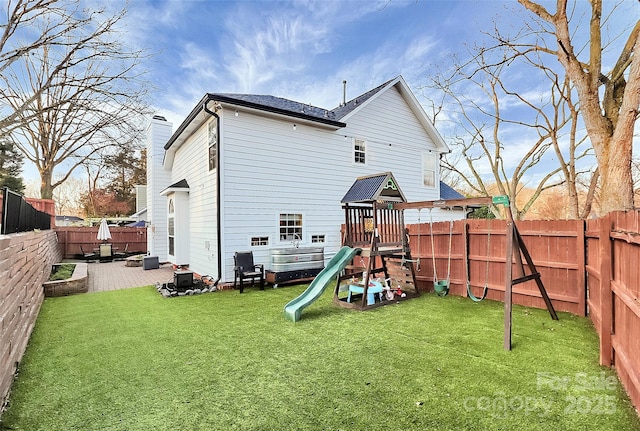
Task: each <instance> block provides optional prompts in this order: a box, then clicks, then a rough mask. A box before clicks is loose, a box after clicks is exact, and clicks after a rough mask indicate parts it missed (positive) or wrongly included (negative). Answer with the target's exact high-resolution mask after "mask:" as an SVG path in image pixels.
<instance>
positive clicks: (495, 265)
mask: <svg viewBox="0 0 640 431" xmlns="http://www.w3.org/2000/svg"><path fill="white" fill-rule="evenodd" d="M517 224H518V229H519V231H520V235H521V236H522V238H523V240H524V242H525V244H526V246H527V249H528V250H529V253H530V254H531V257H532V258H533V261H534V263H535V265H536V268H537V270H538V271H539V272H540V278H541V280H542V282H543V283H544V286H545V288H546V290H547V293H548V295H549V297H550V298H551V300H552V303H553V306H554V308H555V309H556V310H558V311H567V312H570V313H574V314H577V315H580V316H586V311H587V310H586V287H585V275H584V274H585V255H584V249H585V247H584V222H583V221H579V220H578V221H576V220H570V221H520V222H518V223H517ZM407 228H408V229H409V239H410V246H411V255H412V257H413V259H419V264H417V265H416V266H417V268H416V269H417V280H418V284H419V287H420V288H421V289H425V290H429V289H431V287H432V283H433V279H434V270H433V257H434V256H435V264H436V271H435V272H436V275H437V278H438V279H440V280H445V279H447V278H449V280H450V293H451V294H453V295H459V296H468V295H467V283H469V285H470V289H471V292H472V293H473V295H474V296H476V297H481V296H482V292H483V289H484V286H485V284H486V285H487V298H488V299H494V300H496V301H503V300H504V291H505V256H506V232H507V231H506V229H507V227H506V221H505V220H476V219H469V220H458V221H455V222H437V223H433V225H432V226H430V225H429V223H422V224H412V225H408V226H407ZM465 238H466V239H465ZM432 250H435V253H433V252H432ZM465 256H466V258H467V259H468V264H469V271H468V274H467V272H466V271H465V268H466V266H465V261H464V259H465ZM447 276H448V277H447ZM514 276H516V277H517V276H518V274H517V272H516V270H515V266H514ZM513 303H514V304H520V305H524V306H528V307H536V308H545V303H544V300H543V299H542V297H541V295H540V291H539V290H538V287H537V286H536V283H535V281H534V280H531V281H527V282H525V283H522V284H518V285H515V286H513Z"/></svg>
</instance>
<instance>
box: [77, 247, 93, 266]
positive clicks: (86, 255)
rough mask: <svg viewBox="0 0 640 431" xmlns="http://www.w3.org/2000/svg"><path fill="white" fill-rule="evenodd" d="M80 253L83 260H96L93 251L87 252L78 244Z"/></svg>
mask: <svg viewBox="0 0 640 431" xmlns="http://www.w3.org/2000/svg"><path fill="white" fill-rule="evenodd" d="M80 254H82V258H83V259H84V260H86V261H87V262H89V261H91V260H94V261H95V260H96V254H95V253H87V252H85V251H84V250H83V249H82V246H80Z"/></svg>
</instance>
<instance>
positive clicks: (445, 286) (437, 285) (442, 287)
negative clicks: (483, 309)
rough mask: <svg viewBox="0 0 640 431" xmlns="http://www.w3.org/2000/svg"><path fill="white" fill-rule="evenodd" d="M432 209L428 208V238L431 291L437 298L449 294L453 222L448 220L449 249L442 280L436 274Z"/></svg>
mask: <svg viewBox="0 0 640 431" xmlns="http://www.w3.org/2000/svg"><path fill="white" fill-rule="evenodd" d="M431 212H432V209H431V208H429V222H430V223H429V236H430V237H431V260H432V262H433V290H434V291H435V292H436V295H438V296H447V294H448V293H449V283H450V281H451V239H452V236H453V235H452V234H453V220H449V249H448V253H447V278H446V279H444V280H439V279H438V273H437V270H436V246H435V241H434V239H433V216H432V214H431Z"/></svg>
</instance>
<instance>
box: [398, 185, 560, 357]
mask: <svg viewBox="0 0 640 431" xmlns="http://www.w3.org/2000/svg"><path fill="white" fill-rule="evenodd" d="M489 205H504V209H505V213H506V216H507V231H506V235H507V236H506V238H507V250H506V256H505V262H506V264H505V294H504V349H505V350H511V345H512V343H511V334H512V328H513V324H512V323H513V321H512V302H513V286H514V285H516V284H520V283H524V282H526V281H530V280H534V281H535V282H536V285H537V287H538V290H539V291H540V295H541V296H542V299H543V300H544V303H545V305H546V307H547V310H548V311H549V314H550V316H551V319H553V320H558V315H557V314H556V311H555V309H554V307H553V304H552V303H551V299H550V298H549V295H548V294H547V290H546V289H545V287H544V284H543V283H542V280H541V279H540V273H539V272H538V270H537V268H536V266H535V264H534V263H533V260H532V259H531V255H530V254H529V251H528V250H527V247H526V245H525V243H524V241H523V239H522V236H521V235H520V232H519V231H518V228H517V226H516V223H515V220H514V219H513V214H512V212H511V206H510V204H509V198H508V197H507V196H494V197H480V198H468V199H445V200H438V201H421V202H399V203H394V204H393V208H395V209H401V210H406V209H420V208H453V207H460V208H473V207H481V206H489ZM523 257H524V260H525V261H526V264H527V266H528V268H529V272H530V273H529V274H528V275H526V274H525V269H524V263H523V261H522V259H523ZM465 258H466V257H465ZM514 259H515V267H516V271H517V277H515V278H514V274H513V267H514V265H512V264H511V265H509V264H508V263H510V262H513V260H514Z"/></svg>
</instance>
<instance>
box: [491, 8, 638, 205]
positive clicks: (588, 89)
mask: <svg viewBox="0 0 640 431" xmlns="http://www.w3.org/2000/svg"><path fill="white" fill-rule="evenodd" d="M518 1H519V3H520V4H522V5H523V6H524V7H525V8H526V9H527V10H528V11H530V12H532V13H533V14H534V15H535V17H536V18H537V20H532V21H530V22H529V24H528V27H527V29H528V30H529V31H528V32H527V34H525V35H523V36H524V37H519V38H515V39H510V38H508V37H504V36H502V35H500V34H499V33H497V35H496V36H497V39H498V40H499V41H500V46H501V47H508V48H509V49H512V50H513V52H514V55H515V56H519V55H524V54H528V53H532V52H536V53H546V54H550V55H552V56H553V57H555V59H557V61H558V62H559V63H560V65H561V66H562V68H563V69H564V70H565V71H566V74H567V76H568V78H569V79H570V80H571V82H572V83H573V85H574V86H575V89H576V92H577V95H578V100H579V102H580V115H581V117H582V119H583V121H584V124H585V127H586V130H587V133H588V135H589V139H590V141H591V145H592V146H593V148H594V150H595V156H596V158H597V161H598V168H599V175H600V189H601V193H600V202H599V207H600V213H607V212H609V211H614V210H626V209H630V208H633V179H632V175H631V159H632V140H633V130H634V125H635V122H636V120H637V118H638V108H639V106H640V58H638V52H639V51H640V37H639V35H640V20H637V21H636V22H635V25H633V27H632V28H630V30H629V33H628V36H627V38H626V43H624V45H622V48H621V50H620V52H619V55H618V57H617V60H616V61H615V62H613V67H612V68H611V69H610V70H609V71H608V72H605V71H604V70H603V68H604V64H605V62H603V54H604V52H605V50H606V49H607V48H610V47H611V46H610V45H609V44H607V43H606V42H605V40H604V38H603V27H604V26H605V24H606V23H607V19H608V17H609V16H611V15H610V14H607V15H606V16H604V17H603V3H602V0H591V1H590V2H589V3H586V2H577V3H575V2H570V1H569V0H557V1H556V10H555V12H550V11H549V10H547V8H545V7H544V6H543V5H541V4H539V3H536V2H534V1H531V0H518ZM587 4H588V5H590V10H589V11H588V12H587V15H588V17H589V25H588V26H586V25H585V26H580V25H577V24H576V23H575V22H577V21H579V20H580V19H581V18H582V16H580V14H579V12H578V11H579V10H580V7H582V6H585V5H587ZM616 7H617V6H614V7H613V10H612V11H610V12H611V13H613V12H615V8H616ZM574 21H575V22H574ZM583 30H584V31H583ZM532 37H535V38H536V39H535V41H534V42H533V43H531V38H532ZM585 40H586V41H587V42H586V44H585V45H584V46H583V45H581V44H582V43H583V42H582V41H585ZM583 48H584V49H583Z"/></svg>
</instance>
